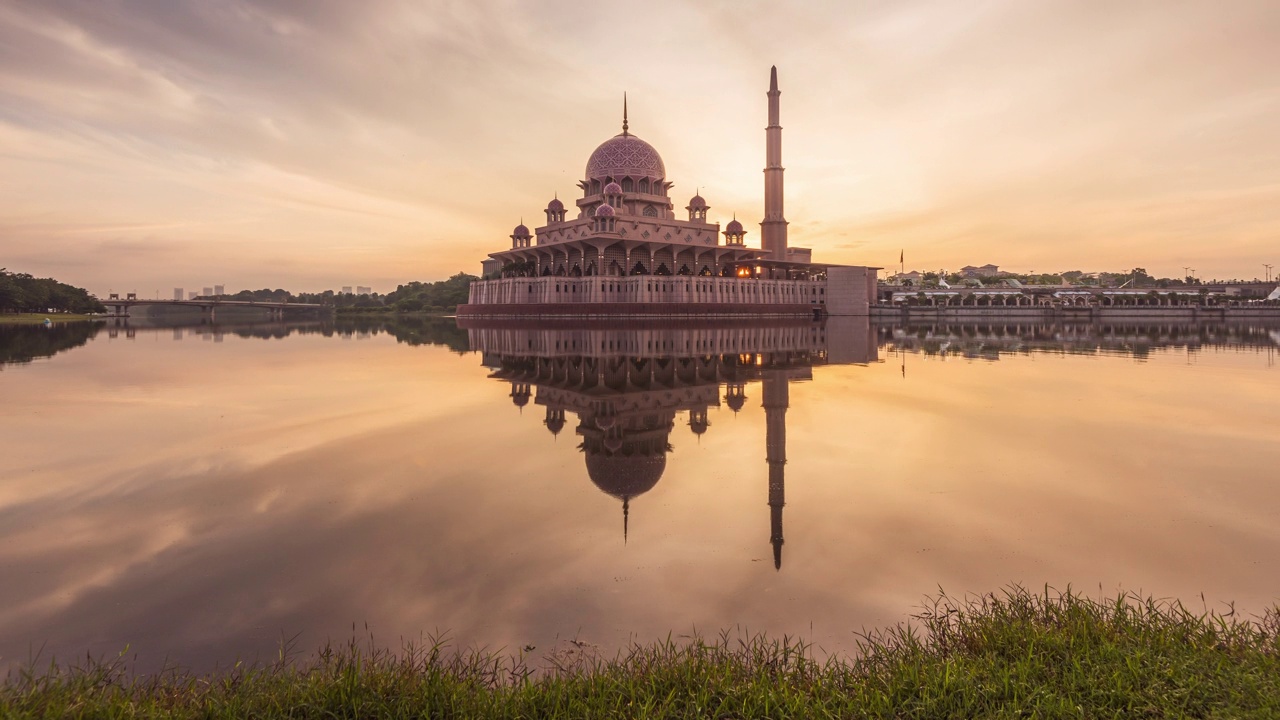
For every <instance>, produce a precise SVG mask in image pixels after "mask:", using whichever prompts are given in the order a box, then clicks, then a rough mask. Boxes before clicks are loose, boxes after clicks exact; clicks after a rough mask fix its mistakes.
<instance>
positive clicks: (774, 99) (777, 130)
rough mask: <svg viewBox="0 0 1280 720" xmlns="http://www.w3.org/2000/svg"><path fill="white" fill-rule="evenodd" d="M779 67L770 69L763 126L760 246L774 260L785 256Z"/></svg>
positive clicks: (783, 258)
mask: <svg viewBox="0 0 1280 720" xmlns="http://www.w3.org/2000/svg"><path fill="white" fill-rule="evenodd" d="M781 94H782V93H781V92H779V91H778V68H777V67H773V68H771V69H770V70H769V126H768V127H767V128H765V159H764V221H763V222H761V223H760V247H761V249H763V250H766V251H768V252H770V253H772V254H773V259H774V260H786V259H787V220H786V218H784V217H783V216H782V172H783V169H782V126H781V125H779V124H778V121H779V117H778V96H779V95H781Z"/></svg>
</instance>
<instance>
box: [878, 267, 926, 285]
mask: <svg viewBox="0 0 1280 720" xmlns="http://www.w3.org/2000/svg"><path fill="white" fill-rule="evenodd" d="M923 278H924V276H923V275H921V274H920V271H919V270H912V271H911V272H909V273H898V274H897V275H894V276H892V277H890V278H889V279H888V280H887V282H888V283H889V284H890V285H907V284H911V285H919V284H920V281H921V280H922V279H923Z"/></svg>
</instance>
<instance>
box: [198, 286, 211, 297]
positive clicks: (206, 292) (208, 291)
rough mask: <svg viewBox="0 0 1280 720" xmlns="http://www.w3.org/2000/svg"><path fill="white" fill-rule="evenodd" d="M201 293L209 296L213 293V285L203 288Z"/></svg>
mask: <svg viewBox="0 0 1280 720" xmlns="http://www.w3.org/2000/svg"><path fill="white" fill-rule="evenodd" d="M200 294H201V295H203V296H205V297H209V296H210V295H212V294H213V288H211V287H206V288H201V290H200Z"/></svg>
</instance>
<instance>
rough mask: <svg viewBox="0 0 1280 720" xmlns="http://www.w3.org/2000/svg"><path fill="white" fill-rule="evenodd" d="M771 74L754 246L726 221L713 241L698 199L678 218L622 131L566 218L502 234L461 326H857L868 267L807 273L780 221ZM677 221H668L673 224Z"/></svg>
mask: <svg viewBox="0 0 1280 720" xmlns="http://www.w3.org/2000/svg"><path fill="white" fill-rule="evenodd" d="M780 96H781V92H780V91H779V90H778V75H777V68H773V69H772V70H771V71H770V77H769V92H768V101H769V125H768V127H767V128H766V130H765V137H766V148H765V169H764V179H765V189H764V216H763V219H762V221H761V223H760V237H761V240H760V246H759V247H752V246H749V245H748V244H747V234H748V232H747V230H746V228H745V226H744V225H743V224H742V222H741V221H739V220H738V219H737V218H736V217H735V218H733V219H732V220H730V221H729V222H728V223H727V224H726V225H725V226H724V229H723V230H721V228H720V225H719V223H713V222H711V221H710V220H709V219H708V212H709V210H710V209H711V208H710V206H709V204H708V203H707V201H706V199H704V198H703V197H702V195H701V194H700V193H697V194H695V195H694V196H693V197H692V198H690V199H689V201H688V203H687V204H686V205H685V206H684V208H683V211H679V210H678V209H677V207H676V205H675V202H674V201H673V200H672V197H671V189H672V187H673V183H672V182H671V181H670V180H668V178H667V173H666V167H665V165H664V163H663V161H662V157H661V155H659V154H658V151H657V150H655V149H654V147H653V146H652V145H650V144H649V143H647V142H645V141H644V140H641V139H640V138H638V137H636V136H635V135H633V134H631V132H630V126H629V123H628V118H627V111H626V103H625V101H624V103H623V116H622V117H623V119H622V132H621V133H620V134H618V135H616V136H614V137H612V138H610V139H608V140H606V141H605V142H604V143H602V144H601V145H600V146H599V147H597V148H596V149H595V151H594V152H593V153H591V157H590V158H589V159H588V160H587V166H586V171H585V173H584V175H585V178H584V179H583V180H582V181H581V182H579V183H578V188H579V190H580V191H581V196H580V197H579V198H578V199H577V200H575V201H574V205H575V206H576V210H574V209H570V208H568V207H566V205H565V203H564V201H562V200H560V199H559V197H555V198H553V199H552V200H551V201H550V202H549V203H548V204H547V207H546V209H545V210H544V213H545V215H546V224H545V225H542V226H541V227H537V228H536V229H535V230H533V231H530V230H529V228H528V227H526V226H525V225H524V223H523V222H521V224H519V225H517V226H516V228H515V229H514V230H513V231H512V233H511V236H510V240H511V246H510V248H509V249H506V250H501V251H499V252H495V253H490V255H489V257H488V259H486V260H485V261H483V263H482V267H483V273H484V278H483V279H482V280H479V281H476V282H473V283H472V284H471V290H470V296H469V299H468V303H467V304H466V305H463V306H460V307H459V308H458V315H459V316H460V317H499V318H501V317H590V316H612V315H633V316H666V315H702V316H801V317H810V316H812V317H822V316H826V315H867V314H869V307H870V305H871V304H874V303H875V300H876V271H877V270H878V269H879V268H872V267H863V266H851V265H833V264H823V263H815V262H813V260H812V252H811V251H810V250H809V249H808V248H801V247H792V246H790V245H789V243H788V238H787V225H788V223H787V220H786V218H785V216H784V212H783V209H784V202H783V197H784V192H783V173H784V169H783V166H782V126H781V124H780V116H779V99H780ZM678 215H679V217H678Z"/></svg>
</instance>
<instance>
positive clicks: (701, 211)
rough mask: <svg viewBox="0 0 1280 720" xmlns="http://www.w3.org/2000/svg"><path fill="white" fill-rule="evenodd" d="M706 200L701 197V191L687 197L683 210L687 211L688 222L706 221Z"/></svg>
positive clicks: (707, 208)
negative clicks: (686, 203)
mask: <svg viewBox="0 0 1280 720" xmlns="http://www.w3.org/2000/svg"><path fill="white" fill-rule="evenodd" d="M709 209H710V208H709V207H707V201H706V200H703V199H702V195H701V193H695V194H694V196H693V197H691V198H689V204H688V205H687V206H685V210H688V211H689V221H690V222H706V221H707V210H709Z"/></svg>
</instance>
